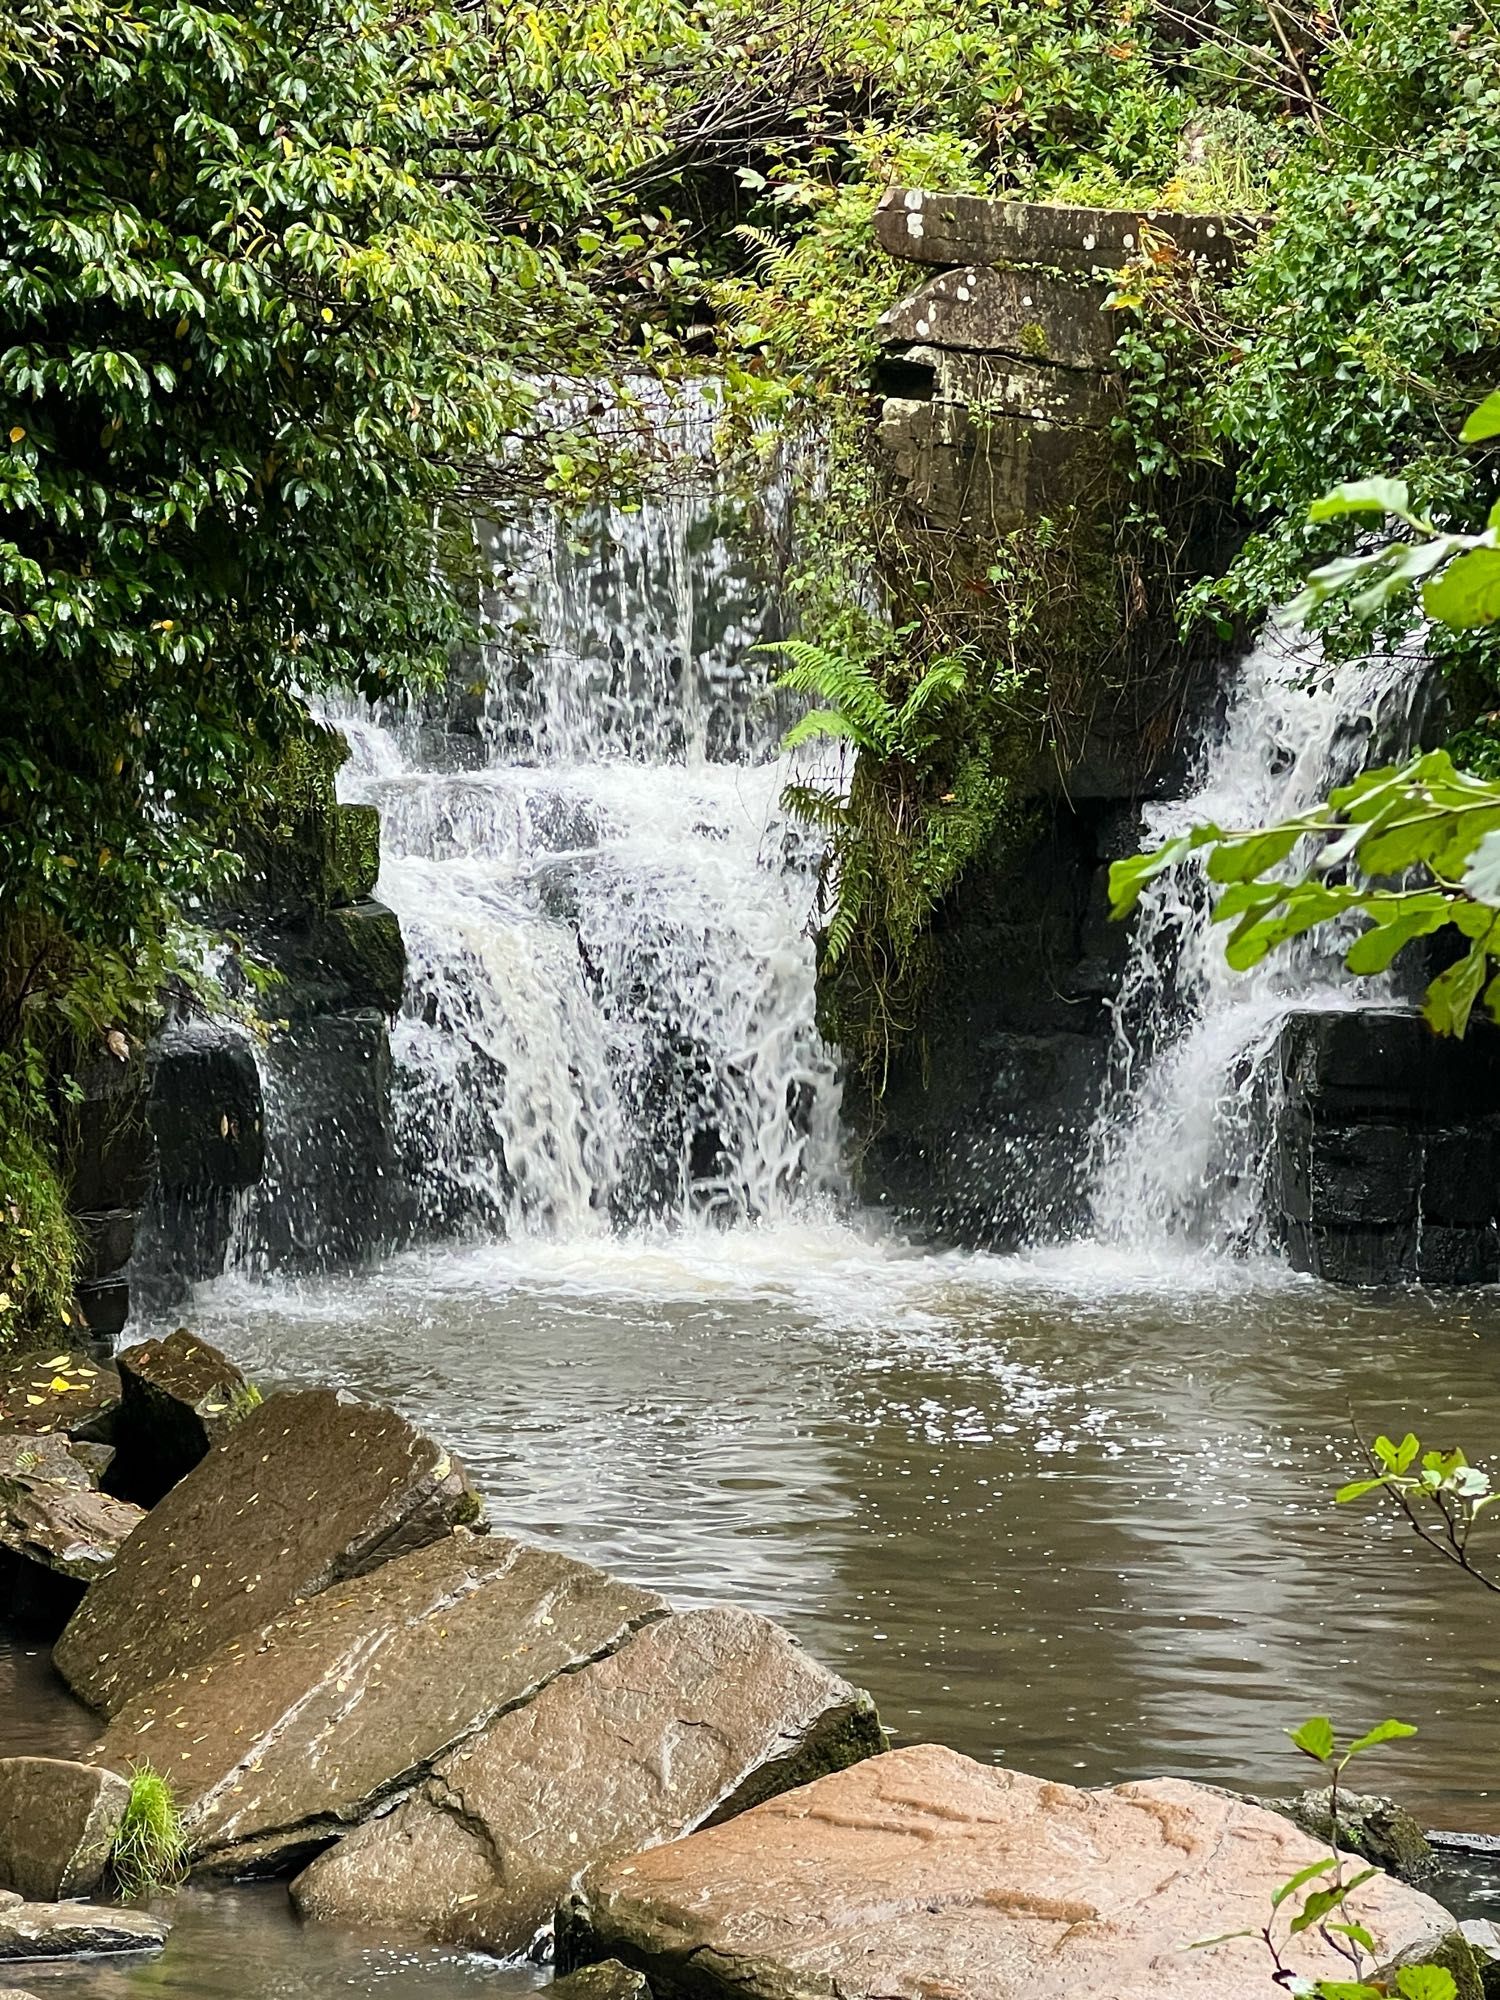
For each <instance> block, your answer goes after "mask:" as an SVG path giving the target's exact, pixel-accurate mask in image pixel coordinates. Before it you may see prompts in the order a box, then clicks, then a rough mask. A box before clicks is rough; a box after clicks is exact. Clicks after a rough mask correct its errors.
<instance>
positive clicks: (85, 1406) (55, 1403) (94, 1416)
mask: <svg viewBox="0 0 1500 2000" xmlns="http://www.w3.org/2000/svg"><path fill="white" fill-rule="evenodd" d="M119 1403H120V1377H119V1375H118V1373H117V1372H116V1370H115V1369H114V1367H113V1366H112V1365H111V1364H110V1363H109V1362H107V1361H96V1360H95V1359H94V1357H93V1356H92V1354H91V1353H90V1352H89V1350H88V1349H87V1348H86V1347H68V1348H51V1349H48V1350H44V1351H39V1352H38V1353H35V1354H18V1355H15V1356H13V1357H12V1358H10V1359H3V1358H0V1431H25V1432H29V1433H31V1434H32V1435H35V1434H37V1433H38V1432H43V1431H56V1432H58V1433H59V1434H60V1435H62V1436H63V1437H70V1438H93V1439H95V1440H96V1441H101V1442H103V1443H106V1444H107V1443H108V1442H109V1441H110V1438H111V1435H112V1430H113V1425H114V1417H115V1411H116V1410H117V1409H118V1408H119Z"/></svg>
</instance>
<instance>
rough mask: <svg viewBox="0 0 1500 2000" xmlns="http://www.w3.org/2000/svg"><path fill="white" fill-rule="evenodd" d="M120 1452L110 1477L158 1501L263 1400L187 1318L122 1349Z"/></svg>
mask: <svg viewBox="0 0 1500 2000" xmlns="http://www.w3.org/2000/svg"><path fill="white" fill-rule="evenodd" d="M117 1360H118V1367H119V1370H120V1415H119V1421H118V1425H117V1429H116V1441H117V1444H118V1447H119V1455H118V1459H117V1462H116V1464H115V1466H114V1469H113V1473H112V1478H111V1484H112V1485H113V1486H114V1488H115V1490H116V1491H117V1492H119V1493H122V1494H124V1495H125V1496H126V1498H128V1499H131V1500H135V1501H137V1502H139V1504H140V1505H141V1506H143V1507H154V1506H155V1505H156V1503H157V1502H158V1501H159V1500H161V1499H162V1498H163V1497H164V1496H165V1495H166V1494H168V1493H169V1492H170V1491H171V1490H172V1488H173V1487H174V1486H175V1485H176V1484H177V1483H178V1481H179V1480H181V1479H184V1478H186V1476H187V1474H188V1473H190V1472H191V1471H192V1469H193V1467H194V1466H195V1465H197V1464H198V1463H199V1461H200V1460H201V1459H203V1458H206V1457H207V1456H208V1453H209V1451H210V1449H211V1448H212V1446H213V1445H215V1444H216V1443H218V1442H219V1440H220V1439H221V1438H223V1437H225V1436H227V1435H228V1433H229V1431H230V1430H231V1429H232V1428H233V1427H234V1425H235V1423H236V1422H237V1421H238V1420H239V1419H240V1418H241V1417H243V1416H245V1415H247V1414H248V1412H249V1409H250V1408H251V1407H253V1405H252V1403H251V1400H250V1399H251V1398H252V1396H254V1402H255V1403H257V1404H258V1402H259V1400H260V1399H259V1396H258V1395H255V1393H254V1392H253V1391H252V1390H251V1388H250V1385H249V1384H248V1383H247V1382H246V1380H245V1378H244V1376H243V1375H242V1374H241V1373H240V1371H239V1369H238V1368H237V1367H236V1366H235V1364H234V1363H233V1362H232V1361H231V1360H230V1359H229V1357H228V1356H227V1355H225V1354H221V1353H220V1352H219V1350H218V1348H216V1347H211V1346H210V1345H209V1343H208V1342H207V1341H206V1340H200V1339H199V1338H198V1337H197V1335H196V1334H194V1333H190V1332H189V1331H188V1329H187V1328H186V1327H185V1326H180V1327H178V1329H177V1331H176V1332H175V1333H169V1334H168V1335H167V1336H166V1338H165V1339H162V1340H143V1341H141V1342H139V1343H138V1344H137V1345H136V1346H134V1347H127V1348H125V1349H123V1350H122V1351H121V1353H120V1354H119V1356H118V1358H117Z"/></svg>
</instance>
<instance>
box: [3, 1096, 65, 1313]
mask: <svg viewBox="0 0 1500 2000" xmlns="http://www.w3.org/2000/svg"><path fill="white" fill-rule="evenodd" d="M77 1258H78V1238H77V1233H76V1231H75V1229H74V1227H73V1222H72V1219H71V1217H70V1216H69V1214H68V1209H67V1200H66V1197H65V1195H64V1191H63V1184H62V1178H61V1176H60V1174H59V1173H58V1170H57V1166H56V1163H55V1162H54V1161H53V1160H52V1158H51V1157H50V1155H49V1154H48V1152H47V1150H46V1148H45V1147H43V1146H42V1145H40V1144H39V1143H38V1142H37V1140H35V1139H34V1138H32V1137H31V1135H30V1134H29V1133H28V1132H27V1131H26V1130H25V1129H24V1128H23V1127H22V1126H20V1125H18V1124H15V1123H12V1122H10V1121H9V1119H8V1116H7V1107H6V1102H5V1099H4V1097H3V1096H0V1350H4V1349H5V1348H8V1347H9V1348H14V1347H27V1346H31V1345H33V1344H35V1343H36V1342H37V1341H38V1340H41V1341H43V1342H45V1341H47V1340H50V1339H52V1338H54V1337H56V1336H57V1335H58V1334H59V1333H60V1332H63V1331H65V1330H66V1328H67V1327H68V1325H69V1324H70V1317H71V1316H70V1310H69V1309H70V1307H71V1305H72V1299H73V1274H74V1270H75V1268H76V1264H77Z"/></svg>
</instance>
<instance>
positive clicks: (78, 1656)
mask: <svg viewBox="0 0 1500 2000" xmlns="http://www.w3.org/2000/svg"><path fill="white" fill-rule="evenodd" d="M478 1511H479V1507H478V1501H477V1500H476V1499H475V1497H474V1494H473V1492H472V1489H471V1488H470V1486H469V1484H468V1481H467V1479H466V1478H465V1476H464V1474H463V1471H462V1469H461V1468H460V1467H459V1466H458V1465H456V1464H455V1462H454V1461H453V1459H452V1458H451V1457H450V1456H449V1455H448V1453H447V1452H446V1451H445V1450H444V1449H443V1447H442V1446H441V1445H439V1444H437V1443H435V1442H434V1441H433V1439H431V1438H429V1437H425V1436H423V1434H422V1433H421V1432H420V1431H418V1430H416V1429H414V1428H413V1427H412V1425H411V1424H409V1423H408V1422H407V1421H406V1419H405V1418H404V1417H400V1416H397V1414H396V1413H395V1411H394V1410H383V1409H379V1408H376V1407H375V1406H374V1405H372V1404H368V1403H355V1402H351V1401H348V1400H347V1399H345V1398H344V1397H342V1396H339V1395H337V1394H335V1393H334V1391H333V1390H331V1389H295V1390H289V1391H287V1392H285V1393H284V1394H281V1395H276V1396H272V1397H271V1398H270V1399H269V1400H268V1401H267V1402H265V1403H263V1404H262V1405H261V1407H260V1408H259V1409H257V1410H253V1411H251V1413H250V1414H249V1415H248V1416H247V1417H246V1418H245V1419H244V1420H243V1422H241V1423H239V1424H236V1425H235V1427H234V1428H233V1429H232V1430H231V1431H230V1433H229V1435H228V1436H227V1437H226V1438H225V1439H224V1440H223V1442H222V1443H220V1444H217V1445H215V1447H214V1448H213V1450H212V1451H211V1452H210V1453H209V1454H208V1456H207V1457H206V1458H205V1459H203V1460H202V1462H201V1463H200V1464H198V1465H196V1466H195V1467H194V1468H193V1470H192V1471H191V1472H190V1473H189V1474H188V1475H187V1477H186V1478H185V1479H184V1480H182V1482H181V1483H180V1484H179V1485H177V1486H174V1487H173V1489H172V1491H171V1492H170V1493H169V1494H168V1495H167V1496H166V1498H165V1499H164V1500H163V1501H162V1502H161V1504H160V1505H159V1506H157V1507H155V1508H153V1509H152V1511H151V1513H150V1514H149V1515H148V1516H147V1518H146V1520H145V1521H144V1522H142V1524H141V1527H140V1529H139V1530H138V1531H137V1532H136V1533H135V1534H133V1535H132V1536H131V1537H130V1540H129V1542H128V1543H127V1544H126V1545H125V1547H124V1548H123V1549H122V1550H121V1553H120V1557H119V1559H118V1560H117V1562H116V1564H115V1566H114V1568H113V1569H112V1570H111V1571H110V1572H109V1574H108V1575H107V1576H105V1577H102V1578H101V1579H100V1580H99V1581H98V1582H97V1583H95V1584H94V1586H93V1587H92V1589H91V1590H90V1591H89V1592H88V1594H87V1595H86V1596H85V1598H84V1600H83V1602H82V1603H81V1604H80V1605H79V1607H78V1609H77V1611H75V1612H74V1614H73V1616H72V1618H71V1619H70V1620H69V1621H68V1625H67V1627H66V1629H65V1630H64V1632H63V1634H62V1637H61V1638H60V1639H59V1640H58V1642H57V1647H56V1651H55V1653H54V1656H53V1657H54V1659H55V1660H56V1663H57V1667H58V1671H59V1672H60V1673H61V1674H62V1676H63V1678H64V1679H65V1680H66V1681H67V1682H68V1684H69V1686H70V1687H72V1689H73V1690H74V1692H75V1693H76V1694H77V1695H79V1696H80V1697H81V1698H82V1699H83V1700H84V1701H86V1702H88V1703H90V1704H91V1705H92V1706H93V1707H95V1708H99V1709H103V1711H104V1712H105V1714H106V1715H113V1714H114V1713H115V1712H116V1711H117V1710H118V1709H119V1708H120V1707H122V1706H123V1704H124V1703H125V1702H127V1701H129V1700H130V1699H131V1697H132V1696H134V1695H137V1694H140V1693H141V1692H142V1691H143V1690H144V1689H146V1688H148V1687H150V1686H151V1685H152V1683H153V1682H155V1681H161V1680H166V1679H167V1678H168V1677H169V1676H170V1675H172V1674H173V1673H176V1672H178V1671H179V1670H180V1669H182V1668H183V1667H186V1666H190V1665H191V1664H192V1663H193V1662H194V1661H197V1660H204V1659H207V1658H208V1656H209V1654H211V1653H213V1652H215V1651H216V1650H217V1649H218V1648H219V1647H220V1646H222V1645H225V1644H226V1643H227V1642H228V1641H230V1640H232V1639H235V1638H237V1637H239V1636H241V1635H243V1634H245V1633H248V1632H254V1631H257V1630H258V1629H259V1628H260V1627H261V1626H262V1625H265V1624H267V1623H268V1622H269V1621H270V1620H271V1619H273V1618H275V1617H277V1616H278V1615H279V1614H280V1613H281V1612H283V1611H285V1610H287V1609H288V1607H289V1606H291V1605H292V1604H294V1603H296V1602H297V1601H299V1600H300V1599H303V1598H308V1597H312V1596H314V1595H316V1593H317V1592H318V1591H320V1590H326V1589H327V1588H328V1587H329V1586H330V1585H331V1584H335V1583H339V1582H342V1581H344V1580H346V1579H348V1578H351V1577H356V1576H362V1575H364V1574H366V1573H367V1572H368V1571H370V1570H374V1569H377V1568H378V1567H379V1566H380V1564H382V1563H384V1562H387V1561H389V1560H390V1559H391V1558H393V1557H396V1556H401V1555H404V1554H406V1553H407V1552H408V1551H410V1550H412V1549H416V1548H421V1547H423V1546H424V1545H425V1544H427V1543H429V1542H433V1541H436V1540H438V1539H439V1538H440V1537H443V1536H445V1535H446V1534H447V1533H448V1531H449V1528H450V1526H451V1524H452V1523H453V1521H455V1520H472V1519H473V1518H474V1517H475V1516H476V1515H477V1513H478Z"/></svg>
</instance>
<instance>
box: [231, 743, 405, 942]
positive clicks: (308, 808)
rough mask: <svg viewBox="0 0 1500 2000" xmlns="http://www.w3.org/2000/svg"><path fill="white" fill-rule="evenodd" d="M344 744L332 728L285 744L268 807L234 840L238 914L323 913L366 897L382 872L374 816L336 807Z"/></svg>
mask: <svg viewBox="0 0 1500 2000" xmlns="http://www.w3.org/2000/svg"><path fill="white" fill-rule="evenodd" d="M348 756H349V746H348V744H347V743H345V741H344V739H343V737H342V736H340V735H339V734H338V733H337V731H336V730H324V731H321V732H320V733H319V734H318V735H317V736H315V737H312V738H309V739H307V740H306V741H303V742H297V743H294V744H292V745H290V746H289V747H288V748H287V749H286V750H285V751H283V753H282V756H281V759H280V761H279V762H278V764H277V766H276V769H275V771H274V772H273V774H272V777H271V797H270V799H269V801H268V802H267V803H265V804H263V805H261V806H260V807H258V808H257V809H256V810H254V811H252V812H251V813H249V814H248V815H247V817H246V823H245V826H244V829H243V831H242V833H241V836H240V843H239V845H240V852H241V853H242V854H243V855H244V857H245V872H244V874H243V876H242V877H241V878H240V884H239V888H238V891H237V900H238V903H239V905H240V907H241V908H244V909H254V910H257V911H262V910H263V911H265V912H266V913H267V914H270V915H274V916H279V917H287V916H301V915H307V914H322V913H324V912H326V911H329V910H334V909H338V908H340V907H341V906H343V905H345V904H349V903H355V902H358V901H359V900H360V899H361V898H362V897H366V896H368V895H370V893H371V892H372V890H373V889H374V887H375V881H376V877H377V876H378V875H379V873H380V815H379V813H378V812H377V811H376V810H375V808H374V806H365V805H340V803H339V801H338V798H337V795H336V790H335V787H336V783H337V779H338V773H339V770H340V768H341V766H342V765H343V764H344V763H346V762H347V760H348Z"/></svg>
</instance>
